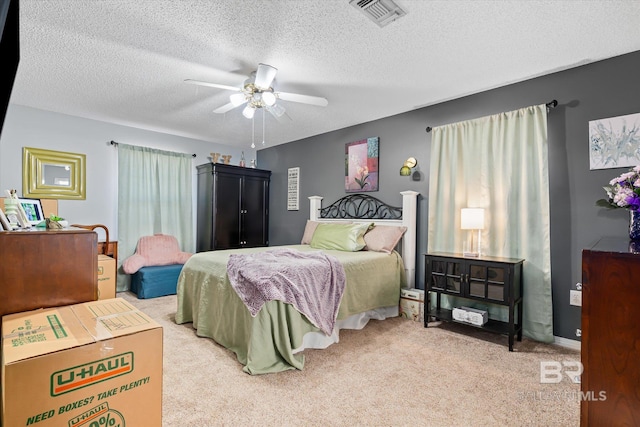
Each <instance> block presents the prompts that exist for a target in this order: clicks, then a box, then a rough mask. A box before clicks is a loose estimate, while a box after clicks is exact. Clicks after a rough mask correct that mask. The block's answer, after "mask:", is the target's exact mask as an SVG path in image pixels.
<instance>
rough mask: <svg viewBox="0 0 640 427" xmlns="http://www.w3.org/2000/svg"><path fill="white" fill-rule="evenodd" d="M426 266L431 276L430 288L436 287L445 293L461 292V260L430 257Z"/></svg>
mask: <svg viewBox="0 0 640 427" xmlns="http://www.w3.org/2000/svg"><path fill="white" fill-rule="evenodd" d="M428 267H429V268H428V269H429V271H430V277H431V286H430V288H432V289H437V290H439V291H442V292H445V293H447V294H454V295H456V294H457V295H460V294H462V292H463V288H462V278H463V276H462V268H463V264H462V262H460V261H456V260H452V259H446V258H436V257H431V258H429V266H428Z"/></svg>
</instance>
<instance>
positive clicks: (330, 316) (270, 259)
mask: <svg viewBox="0 0 640 427" xmlns="http://www.w3.org/2000/svg"><path fill="white" fill-rule="evenodd" d="M227 274H228V276H229V282H231V286H233V288H234V289H235V291H236V292H237V294H238V296H239V297H240V299H241V300H242V301H243V302H244V304H245V305H246V306H247V308H248V309H249V312H250V313H251V315H252V316H254V317H255V316H256V315H257V314H258V311H260V309H261V308H262V306H263V305H264V304H265V303H266V302H267V301H271V300H279V301H283V302H285V303H289V304H292V305H293V306H294V307H295V308H296V309H297V310H298V311H299V312H300V313H302V314H304V315H305V316H306V317H307V319H309V321H310V322H311V323H313V324H314V325H315V326H316V327H318V328H319V329H320V330H322V331H323V332H324V333H325V334H331V333H332V332H333V327H334V325H335V322H336V317H337V316H338V308H339V306H340V301H341V299H342V294H343V293H344V287H345V284H346V275H345V272H344V268H343V267H342V264H340V262H339V261H338V260H337V259H336V258H334V257H332V256H330V255H326V254H324V253H322V252H301V251H297V250H294V249H289V248H279V249H273V250H269V251H266V252H257V253H252V254H247V255H239V254H234V255H231V256H230V257H229V261H228V263H227Z"/></svg>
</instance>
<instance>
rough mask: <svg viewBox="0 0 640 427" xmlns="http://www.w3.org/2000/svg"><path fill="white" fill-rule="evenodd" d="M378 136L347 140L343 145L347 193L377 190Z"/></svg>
mask: <svg viewBox="0 0 640 427" xmlns="http://www.w3.org/2000/svg"><path fill="white" fill-rule="evenodd" d="M378 139H379V138H378V137H377V136H376V137H371V138H367V139H363V140H360V141H354V142H348V143H347V144H345V147H344V175H345V178H344V189H345V191H346V192H347V193H361V192H365V191H367V192H368V191H378Z"/></svg>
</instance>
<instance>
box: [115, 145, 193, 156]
mask: <svg viewBox="0 0 640 427" xmlns="http://www.w3.org/2000/svg"><path fill="white" fill-rule="evenodd" d="M110 144H111V145H113V146H114V147H117V146H118V143H117V142H115V141H111V142H110ZM191 157H197V156H196V155H195V154H192V155H191Z"/></svg>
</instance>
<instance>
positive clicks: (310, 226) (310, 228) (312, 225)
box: [300, 219, 320, 245]
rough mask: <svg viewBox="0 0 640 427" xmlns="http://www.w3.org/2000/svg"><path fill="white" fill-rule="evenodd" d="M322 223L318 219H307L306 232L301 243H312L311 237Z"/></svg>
mask: <svg viewBox="0 0 640 427" xmlns="http://www.w3.org/2000/svg"><path fill="white" fill-rule="evenodd" d="M318 224H320V223H319V222H318V221H311V220H310V219H308V220H307V225H305V226H304V233H303V234H302V241H301V242H300V244H301V245H308V244H309V243H311V238H312V237H313V233H314V232H315V231H316V227H317V226H318Z"/></svg>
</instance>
